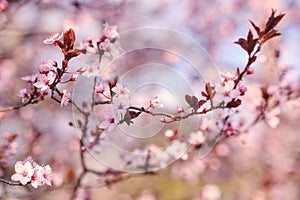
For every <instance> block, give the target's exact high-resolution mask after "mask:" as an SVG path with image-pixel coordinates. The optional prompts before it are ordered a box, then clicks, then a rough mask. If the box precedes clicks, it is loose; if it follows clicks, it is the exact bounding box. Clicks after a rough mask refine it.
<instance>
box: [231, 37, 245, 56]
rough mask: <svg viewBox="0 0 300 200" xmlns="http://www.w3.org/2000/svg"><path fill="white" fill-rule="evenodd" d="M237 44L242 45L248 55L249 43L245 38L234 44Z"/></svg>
mask: <svg viewBox="0 0 300 200" xmlns="http://www.w3.org/2000/svg"><path fill="white" fill-rule="evenodd" d="M234 43H235V44H238V45H240V46H241V47H242V48H243V49H244V50H245V51H247V53H248V49H249V47H248V42H247V40H245V39H244V38H240V39H239V40H238V41H237V42H234Z"/></svg>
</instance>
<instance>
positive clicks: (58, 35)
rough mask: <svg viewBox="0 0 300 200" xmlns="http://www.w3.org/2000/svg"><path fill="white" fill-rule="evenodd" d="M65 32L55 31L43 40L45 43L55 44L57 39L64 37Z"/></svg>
mask: <svg viewBox="0 0 300 200" xmlns="http://www.w3.org/2000/svg"><path fill="white" fill-rule="evenodd" d="M63 35H64V34H63V33H53V34H51V35H49V36H48V37H47V39H45V40H44V41H43V43H44V44H54V43H55V42H56V41H58V40H60V39H61V38H62V37H63Z"/></svg>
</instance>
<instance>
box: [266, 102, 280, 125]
mask: <svg viewBox="0 0 300 200" xmlns="http://www.w3.org/2000/svg"><path fill="white" fill-rule="evenodd" d="M279 114H280V108H278V107H276V108H274V109H272V110H270V111H267V112H266V113H265V121H266V123H267V124H268V125H269V126H270V127H271V128H276V127H277V126H278V125H279V123H280V119H279Z"/></svg>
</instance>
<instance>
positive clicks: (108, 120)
mask: <svg viewBox="0 0 300 200" xmlns="http://www.w3.org/2000/svg"><path fill="white" fill-rule="evenodd" d="M104 118H105V120H104V121H103V122H101V123H100V125H99V128H101V129H105V130H107V131H108V132H111V131H113V130H114V129H115V127H116V123H115V118H114V116H113V115H112V113H106V115H105V116H104Z"/></svg>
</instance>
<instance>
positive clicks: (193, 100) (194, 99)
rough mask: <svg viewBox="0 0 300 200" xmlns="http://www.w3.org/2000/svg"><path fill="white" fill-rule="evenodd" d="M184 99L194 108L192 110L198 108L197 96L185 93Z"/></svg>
mask: <svg viewBox="0 0 300 200" xmlns="http://www.w3.org/2000/svg"><path fill="white" fill-rule="evenodd" d="M185 100H186V102H187V103H188V104H189V105H190V106H191V107H192V108H193V109H194V111H197V110H198V108H199V103H198V98H197V97H195V96H189V95H185Z"/></svg>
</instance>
